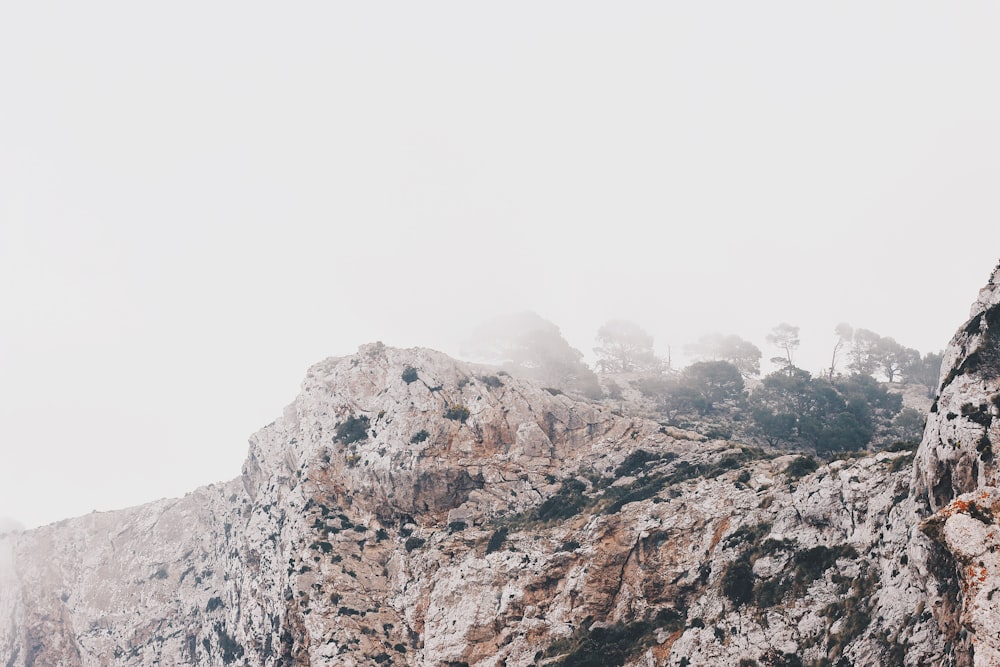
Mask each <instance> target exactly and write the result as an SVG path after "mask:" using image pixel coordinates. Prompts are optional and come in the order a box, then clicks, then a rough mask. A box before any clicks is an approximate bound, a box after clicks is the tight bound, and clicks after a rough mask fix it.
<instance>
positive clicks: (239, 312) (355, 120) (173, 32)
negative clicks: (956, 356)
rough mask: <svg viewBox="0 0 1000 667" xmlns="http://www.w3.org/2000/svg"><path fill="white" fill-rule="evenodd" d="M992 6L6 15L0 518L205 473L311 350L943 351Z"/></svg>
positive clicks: (51, 515)
mask: <svg viewBox="0 0 1000 667" xmlns="http://www.w3.org/2000/svg"><path fill="white" fill-rule="evenodd" d="M998 12H1000V9H998V8H996V7H992V6H977V7H972V6H941V5H932V4H917V5H914V4H912V3H908V4H888V3H887V4H882V5H879V6H878V7H873V6H871V5H867V4H861V3H858V4H852V3H848V4H841V5H837V6H836V7H833V6H831V7H818V6H817V7H811V6H810V7H807V6H803V5H801V4H796V3H785V2H773V3H764V4H759V3H758V4H755V5H754V6H753V7H750V6H747V5H743V4H740V3H723V4H722V5H712V6H708V5H662V4H661V3H634V4H630V5H628V6H627V7H615V8H611V7H608V6H602V5H594V4H579V3H552V4H547V5H544V6H536V5H529V4H526V3H512V4H510V3H508V4H505V5H504V6H502V7H491V8H487V7H477V6H469V5H464V4H458V3H431V4H425V5H422V6H420V7H419V8H417V7H415V6H410V5H406V4H402V3H398V4H393V3H390V4H389V5H385V6H379V7H375V6H371V7H369V6H364V7H350V8H347V7H331V6H326V5H321V4H308V3H307V4H305V5H302V6H300V7H298V8H296V9H294V10H293V9H289V8H282V10H281V11H271V10H269V9H267V8H265V7H263V6H246V5H237V4H235V3H234V4H227V3H223V4H220V5H215V6H212V7H204V6H200V5H199V6H197V7H196V6H195V5H194V4H193V3H183V2H182V3H180V4H174V5H171V7H170V8H169V9H167V8H163V9H157V8H141V7H137V6H133V5H130V4H127V3H110V2H109V3H100V4H99V5H97V6H93V5H90V6H88V7H87V8H83V7H79V8H73V7H63V8H60V10H59V12H57V13H56V12H51V11H50V10H48V9H47V8H46V7H44V6H41V5H38V4H30V5H23V6H9V7H5V8H3V9H2V10H0V91H2V93H0V94H2V95H3V104H0V120H2V122H0V285H2V287H0V290H2V292H0V294H2V299H0V304H2V308H0V378H2V380H0V424H2V426H0V442H2V443H3V444H2V447H0V515H10V516H13V517H16V518H17V519H18V520H19V521H21V522H23V523H24V524H25V525H26V526H29V527H32V526H37V525H40V524H43V523H47V522H51V521H56V520H58V519H61V518H64V517H68V516H74V515H79V514H83V513H87V512H90V511H93V510H109V509H113V508H118V507H122V506H127V505H133V504H138V503H142V502H147V501H150V500H154V499H156V498H159V497H164V496H179V495H183V494H184V493H185V492H187V491H189V490H191V489H193V488H195V487H197V486H199V485H203V484H209V483H213V482H218V481H222V480H227V479H231V478H233V477H235V476H236V475H238V474H239V471H240V466H241V464H242V461H243V458H244V456H245V454H246V447H247V445H246V441H247V437H248V436H249V435H250V434H251V433H253V432H254V431H255V430H257V429H258V428H260V427H262V426H263V425H264V424H267V423H269V422H270V421H272V420H273V419H274V418H275V416H277V415H278V414H280V411H281V409H282V408H283V406H285V405H287V404H288V403H289V402H291V401H292V400H293V399H294V397H295V395H296V393H297V391H298V386H299V382H300V381H301V379H302V377H303V376H304V373H305V370H306V368H308V367H309V366H310V365H311V364H313V363H315V362H317V361H319V360H320V359H323V358H325V357H327V356H340V355H345V354H350V353H352V352H353V351H354V350H355V349H356V348H357V347H358V346H359V345H361V344H363V343H366V342H371V341H375V340H381V341H383V342H385V343H386V344H387V345H395V346H401V347H409V346H418V345H419V346H426V347H432V348H436V349H440V350H443V351H445V352H448V353H450V354H453V355H456V356H462V348H463V343H465V342H466V341H467V340H468V339H469V337H470V336H472V334H473V332H475V331H476V329H477V327H479V326H480V325H481V324H482V323H484V322H487V321H489V320H490V319H491V318H495V317H497V316H498V315H501V314H504V313H516V312H524V311H531V312H534V313H537V315H538V316H539V317H541V318H543V319H544V320H547V321H549V322H551V323H553V324H554V325H555V326H557V327H558V329H559V332H560V335H561V336H563V337H564V338H565V340H566V341H567V342H568V343H569V345H570V346H572V347H573V348H575V349H577V350H579V351H580V352H581V353H582V355H583V356H582V361H583V362H584V363H587V364H590V365H593V364H594V363H595V361H596V359H595V357H594V353H593V348H594V347H595V346H596V345H597V343H596V341H595V336H596V332H597V331H598V329H599V328H600V327H601V325H602V324H604V323H605V322H607V321H608V320H612V319H624V320H630V321H633V322H636V323H638V324H639V325H640V326H641V327H642V328H643V329H644V330H645V331H647V332H648V333H649V334H650V335H651V336H653V338H654V346H655V349H656V351H657V353H658V354H659V355H660V356H667V353H668V350H669V352H670V354H671V356H672V357H673V359H674V363H675V365H682V364H683V363H685V362H686V358H685V354H686V353H685V352H684V350H685V346H686V345H688V344H690V343H693V342H696V341H698V340H699V339H700V338H701V337H703V336H705V335H707V334H711V333H715V332H718V333H722V334H736V335H739V336H741V337H742V338H745V339H747V340H749V341H751V342H753V343H754V344H756V345H758V346H759V347H760V348H761V350H762V351H763V353H764V359H765V361H764V363H763V368H762V370H763V371H764V372H767V371H768V370H770V367H768V364H767V362H766V359H767V358H768V357H770V356H773V354H772V353H773V350H771V349H770V348H768V347H767V344H766V342H765V336H766V335H767V333H768V332H769V331H770V330H771V328H772V327H774V326H775V325H777V324H778V323H780V322H788V323H790V324H793V325H795V326H799V327H800V328H801V339H802V345H801V348H800V349H799V350H798V360H797V361H798V365H800V366H801V367H803V368H806V369H808V370H810V371H814V372H815V371H819V370H821V369H823V368H824V367H825V366H826V365H828V364H829V356H830V350H831V349H832V346H833V345H834V343H835V341H836V338H835V334H834V328H835V326H836V325H837V324H838V323H840V322H849V323H851V324H852V325H853V326H855V327H864V328H867V329H871V330H873V331H876V332H878V333H879V334H881V335H884V336H892V337H894V338H895V339H896V340H897V341H899V342H900V343H902V344H904V345H906V346H908V347H913V348H916V349H918V350H920V351H921V352H930V351H937V350H940V349H941V348H942V347H944V346H945V345H946V343H947V341H948V339H949V338H950V336H951V335H952V333H953V332H954V330H955V329H956V327H957V326H958V325H959V324H960V323H961V322H962V321H963V320H964V319H965V317H966V316H967V313H968V308H969V305H970V303H971V302H972V301H973V300H974V299H975V296H976V292H977V290H978V289H979V288H980V287H981V286H982V284H983V283H984V282H985V281H986V279H987V278H988V276H989V274H990V271H991V269H992V268H993V266H994V265H995V264H996V260H997V254H996V250H995V248H996V247H997V245H996V243H995V242H996V241H997V240H998V239H997V232H996V229H997V227H996V220H998V219H1000V200H998V198H997V196H996V194H995V183H996V182H997V181H998V180H1000V163H998V161H997V158H996V156H997V155H1000V128H998V127H997V124H996V122H995V119H996V118H997V117H998V115H1000V92H998V91H997V90H996V89H995V87H994V86H988V85H983V82H984V81H990V80H994V79H995V72H994V71H993V70H994V69H995V63H998V62H1000V44H998V43H997V41H996V40H995V39H994V37H995V35H994V31H993V30H992V29H991V28H992V26H995V25H996V21H997V18H1000V17H998ZM194 16H197V17H198V18H197V20H194V19H193V18H192V17H194Z"/></svg>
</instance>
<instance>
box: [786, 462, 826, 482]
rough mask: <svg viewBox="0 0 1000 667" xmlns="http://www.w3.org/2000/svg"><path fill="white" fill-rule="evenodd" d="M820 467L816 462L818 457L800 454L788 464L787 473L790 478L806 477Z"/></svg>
mask: <svg viewBox="0 0 1000 667" xmlns="http://www.w3.org/2000/svg"><path fill="white" fill-rule="evenodd" d="M818 468H819V464H818V463H816V459H814V458H813V457H811V456H799V457H798V458H796V459H794V460H793V461H792V462H791V463H789V464H788V467H787V468H785V474H786V475H788V479H790V480H793V481H794V480H797V479H801V478H802V477H805V476H806V475H808V474H809V473H811V472H815V471H816V469H818Z"/></svg>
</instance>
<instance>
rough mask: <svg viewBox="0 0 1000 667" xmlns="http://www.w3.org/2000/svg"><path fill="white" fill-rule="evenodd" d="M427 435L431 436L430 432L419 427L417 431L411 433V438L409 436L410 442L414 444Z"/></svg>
mask: <svg viewBox="0 0 1000 667" xmlns="http://www.w3.org/2000/svg"><path fill="white" fill-rule="evenodd" d="M429 437H431V434H430V433H428V432H427V429H420V430H419V431H417V432H416V433H414V434H413V437H412V438H410V444H413V445H415V444H417V443H420V442H423V441H424V440H426V439H427V438H429Z"/></svg>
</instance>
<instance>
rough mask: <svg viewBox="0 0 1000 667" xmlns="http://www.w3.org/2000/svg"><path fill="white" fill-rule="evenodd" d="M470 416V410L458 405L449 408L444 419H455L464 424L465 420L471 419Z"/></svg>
mask: <svg viewBox="0 0 1000 667" xmlns="http://www.w3.org/2000/svg"><path fill="white" fill-rule="evenodd" d="M469 414H470V413H469V408H467V407H465V406H464V405H462V404H461V403H456V404H455V405H449V406H448V409H447V410H445V412H444V417H445V419H453V420H455V421H460V422H462V423H463V424H464V423H465V420H466V419H468V418H469Z"/></svg>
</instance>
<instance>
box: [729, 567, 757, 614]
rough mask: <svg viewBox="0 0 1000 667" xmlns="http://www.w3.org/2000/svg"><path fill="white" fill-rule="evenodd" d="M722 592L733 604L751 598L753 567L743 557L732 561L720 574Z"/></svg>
mask: <svg viewBox="0 0 1000 667" xmlns="http://www.w3.org/2000/svg"><path fill="white" fill-rule="evenodd" d="M722 592H723V594H725V596H726V597H727V598H729V601H730V602H732V603H733V605H734V606H736V607H740V606H742V605H744V604H746V603H748V602H750V600H752V599H753V568H752V567H750V562H749V561H748V560H746V559H745V558H741V559H739V560H737V561H733V562H732V563H730V564H729V565H728V566H726V571H725V572H724V573H723V574H722Z"/></svg>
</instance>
